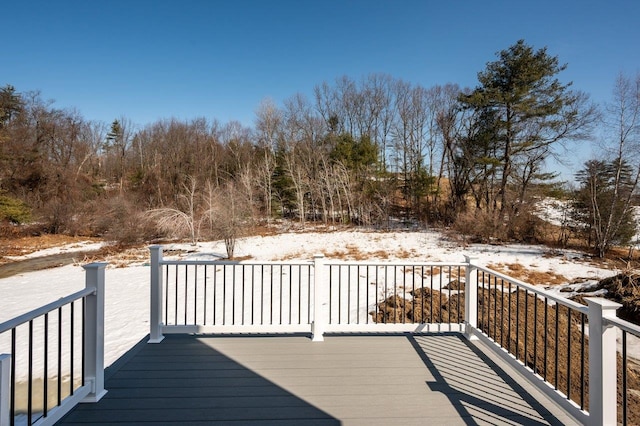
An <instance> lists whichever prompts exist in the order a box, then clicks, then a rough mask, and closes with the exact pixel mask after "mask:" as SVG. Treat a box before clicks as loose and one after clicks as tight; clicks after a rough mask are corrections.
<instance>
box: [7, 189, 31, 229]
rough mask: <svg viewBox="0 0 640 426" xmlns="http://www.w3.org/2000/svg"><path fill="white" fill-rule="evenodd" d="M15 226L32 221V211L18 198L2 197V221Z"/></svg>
mask: <svg viewBox="0 0 640 426" xmlns="http://www.w3.org/2000/svg"><path fill="white" fill-rule="evenodd" d="M5 220H6V221H9V222H11V223H15V224H21V223H26V222H28V221H29V220H31V209H29V206H27V205H26V204H25V203H24V202H22V201H21V200H18V199H17V198H11V197H7V196H6V195H0V221H5Z"/></svg>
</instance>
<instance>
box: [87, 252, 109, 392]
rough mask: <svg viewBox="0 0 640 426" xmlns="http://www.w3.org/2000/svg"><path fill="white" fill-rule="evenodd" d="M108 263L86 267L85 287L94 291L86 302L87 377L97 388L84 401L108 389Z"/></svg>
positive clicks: (91, 264)
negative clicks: (106, 335)
mask: <svg viewBox="0 0 640 426" xmlns="http://www.w3.org/2000/svg"><path fill="white" fill-rule="evenodd" d="M106 266H107V264H106V263H90V264H89V265H85V266H83V268H84V270H85V287H86V288H91V289H93V294H90V295H88V296H87V298H86V302H85V320H84V321H85V329H84V341H85V348H84V360H85V378H86V380H87V381H89V380H91V381H93V389H92V390H91V393H90V394H89V395H87V396H86V397H85V398H84V399H83V400H82V402H98V401H100V399H101V398H102V397H103V396H104V395H105V394H106V393H107V391H106V390H105V389H104V287H105V285H104V284H105V280H104V272H105V268H106Z"/></svg>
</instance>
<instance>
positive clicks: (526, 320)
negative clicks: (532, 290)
mask: <svg viewBox="0 0 640 426" xmlns="http://www.w3.org/2000/svg"><path fill="white" fill-rule="evenodd" d="M528 332H529V290H528V289H526V288H525V289H524V366H525V367H526V366H527V363H528V361H527V359H528V358H529V351H528V346H529V333H528Z"/></svg>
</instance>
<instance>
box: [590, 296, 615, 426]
mask: <svg viewBox="0 0 640 426" xmlns="http://www.w3.org/2000/svg"><path fill="white" fill-rule="evenodd" d="M585 300H586V301H587V304H588V305H589V424H590V425H615V424H617V423H616V422H617V420H616V417H617V415H616V414H617V412H618V409H617V402H616V397H617V394H618V392H617V348H616V328H615V327H614V326H611V325H608V324H607V323H606V320H605V319H606V318H615V317H616V310H617V309H618V308H619V307H620V306H622V305H621V304H619V303H616V302H612V301H610V300H607V299H603V298H600V297H585Z"/></svg>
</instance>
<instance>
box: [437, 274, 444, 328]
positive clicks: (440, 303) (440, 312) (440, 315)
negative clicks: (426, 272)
mask: <svg viewBox="0 0 640 426" xmlns="http://www.w3.org/2000/svg"><path fill="white" fill-rule="evenodd" d="M438 275H439V276H440V286H439V287H438V288H439V289H440V295H439V296H438V297H439V298H440V300H439V303H438V318H440V320H439V321H438V322H439V323H443V322H444V318H443V317H442V268H440V272H439V273H438Z"/></svg>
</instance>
